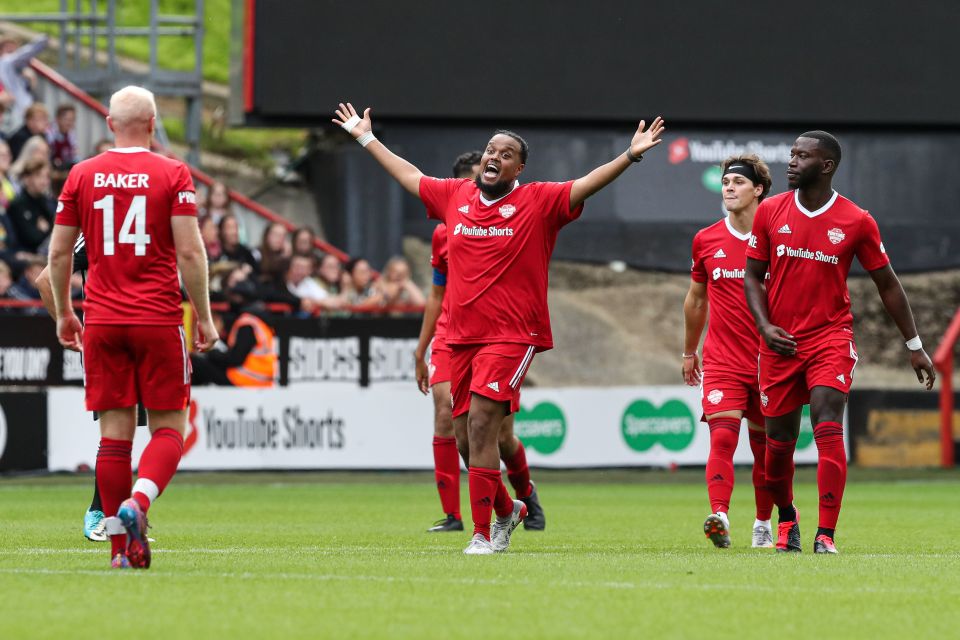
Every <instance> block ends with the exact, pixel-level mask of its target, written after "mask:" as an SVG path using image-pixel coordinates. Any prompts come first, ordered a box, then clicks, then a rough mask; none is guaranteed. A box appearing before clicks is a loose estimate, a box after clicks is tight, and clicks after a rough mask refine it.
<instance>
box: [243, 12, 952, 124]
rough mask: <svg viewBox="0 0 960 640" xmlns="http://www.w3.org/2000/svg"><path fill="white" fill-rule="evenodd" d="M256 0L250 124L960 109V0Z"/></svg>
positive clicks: (775, 120) (703, 117)
mask: <svg viewBox="0 0 960 640" xmlns="http://www.w3.org/2000/svg"><path fill="white" fill-rule="evenodd" d="M245 4H246V6H247V10H248V11H249V12H250V16H252V18H253V20H252V22H247V23H246V25H247V28H246V29H243V30H240V29H238V30H237V33H244V34H245V41H244V43H243V46H245V47H246V51H245V53H246V54H247V55H246V57H245V59H246V60H247V61H249V62H250V64H249V65H247V68H246V69H245V72H244V81H245V83H246V86H245V91H246V92H248V97H249V104H247V105H246V108H245V109H244V112H245V113H246V117H247V120H248V122H259V123H268V124H284V123H286V124H290V123H293V122H300V123H314V124H329V118H330V113H331V110H332V109H333V108H334V107H335V106H336V104H337V102H339V101H341V100H351V101H353V102H354V103H355V104H359V105H365V106H367V105H370V106H373V107H374V108H375V113H376V114H377V117H378V118H379V119H380V120H381V121H383V122H387V121H390V120H423V119H431V120H435V119H444V120H453V121H461V122H463V121H484V122H492V121H500V120H502V119H509V120H512V121H531V122H533V121H541V122H542V121H565V122H581V123H590V122H618V121H620V122H622V121H632V120H634V119H637V118H639V117H641V116H648V117H649V116H652V115H655V114H656V113H661V114H663V115H664V116H665V117H667V119H668V120H670V121H673V122H676V123H681V122H682V123H687V124H709V125H717V124H736V125H748V126H755V125H761V126H770V125H776V124H786V123H790V124H792V123H811V122H816V123H830V124H834V125H836V124H854V125H884V126H897V127H902V126H912V125H925V126H957V125H960V83H957V82H956V81H955V65H956V62H957V60H960V38H957V37H956V34H957V33H960V10H958V8H957V5H956V3H955V2H954V1H953V0H938V1H929V2H915V3H911V4H910V5H909V11H908V12H907V11H906V10H905V5H904V4H903V3H902V2H895V1H894V0H872V1H871V0H845V1H844V2H836V0H809V1H808V2H805V3H802V4H795V3H794V4H791V3H771V2H766V1H763V0H745V1H743V2H738V3H735V4H730V3H721V2H713V1H709V0H696V1H693V2H675V3H659V2H658V3H653V2H627V1H622V0H621V1H613V2H589V3H588V2H574V1H572V0H567V1H560V2H557V1H556V0H525V1H524V2H511V1H508V0H489V1H487V2H483V3H481V4H469V3H457V2H447V1H445V0H418V1H417V2H412V3H402V2H394V1H392V0H371V1H369V2H364V3H361V4H357V3H349V2H344V1H343V0H247V1H246V2H245ZM250 16H248V18H249V17H250ZM235 98H237V99H239V98H240V96H239V95H237V96H235Z"/></svg>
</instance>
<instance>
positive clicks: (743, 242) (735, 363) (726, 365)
mask: <svg viewBox="0 0 960 640" xmlns="http://www.w3.org/2000/svg"><path fill="white" fill-rule="evenodd" d="M749 239H750V232H747V233H740V232H738V231H737V230H736V229H734V228H733V225H731V224H730V219H729V218H724V219H723V220H720V221H718V222H716V223H715V224H712V225H710V226H709V227H706V228H705V229H701V230H700V231H699V232H697V235H695V236H694V237H693V266H692V267H691V269H690V277H691V278H692V279H693V280H694V281H695V282H700V283H705V284H706V285H707V300H708V302H709V305H710V306H709V310H710V311H709V313H710V322H709V324H708V325H707V337H706V338H705V339H704V341H703V366H704V367H705V368H706V367H711V368H718V369H733V370H736V371H738V372H742V371H756V369H757V354H758V349H757V340H759V338H760V336H759V335H758V334H757V330H756V327H755V326H754V322H753V316H752V315H751V314H750V310H749V309H748V308H747V299H746V297H745V296H744V294H743V274H744V268H745V267H746V264H747V255H746V249H747V240H749Z"/></svg>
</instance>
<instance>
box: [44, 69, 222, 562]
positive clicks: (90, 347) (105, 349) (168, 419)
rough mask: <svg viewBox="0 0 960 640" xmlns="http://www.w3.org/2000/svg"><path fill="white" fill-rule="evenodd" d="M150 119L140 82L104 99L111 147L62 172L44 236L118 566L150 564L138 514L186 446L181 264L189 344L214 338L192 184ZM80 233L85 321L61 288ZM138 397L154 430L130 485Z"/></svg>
mask: <svg viewBox="0 0 960 640" xmlns="http://www.w3.org/2000/svg"><path fill="white" fill-rule="evenodd" d="M156 118H157V107H156V103H155V102H154V99H153V94H152V93H150V92H149V91H147V90H146V89H142V88H140V87H125V88H123V89H121V90H119V91H117V92H116V93H115V94H113V96H111V98H110V115H109V116H108V117H107V125H108V126H109V127H110V130H111V131H112V132H113V133H114V136H115V139H116V147H115V148H113V149H110V150H109V151H107V152H106V153H102V154H100V155H98V156H96V157H95V158H91V159H89V160H86V161H84V162H81V163H80V164H78V165H77V166H75V167H74V168H73V169H72V170H71V171H70V175H69V176H68V178H67V182H66V184H65V185H64V187H63V191H62V193H61V195H60V203H59V206H58V207H57V220H56V224H55V225H54V229H53V238H52V239H51V242H50V283H51V288H52V293H53V300H54V306H55V309H56V316H57V336H58V338H59V339H60V343H61V344H62V345H63V346H64V347H67V348H69V349H74V350H79V349H80V348H81V344H82V348H83V354H84V359H83V368H84V377H85V379H86V384H85V387H86V404H87V409H88V410H90V411H98V412H99V413H100V434H101V440H100V450H99V452H98V453H97V473H96V476H97V484H98V486H99V489H100V496H101V499H102V502H103V511H104V513H105V514H106V515H107V516H108V518H109V519H110V520H108V523H110V524H108V527H107V532H108V533H110V534H111V556H112V566H114V567H116V568H127V567H135V568H144V569H146V568H148V567H149V566H150V545H149V542H148V539H147V518H146V513H147V510H148V509H149V508H150V505H151V503H152V502H153V501H154V500H156V499H157V497H158V496H159V495H160V494H161V493H162V492H163V490H164V488H166V486H167V484H168V483H169V482H170V480H171V479H172V478H173V475H174V473H176V470H177V465H178V464H179V462H180V456H181V454H182V452H183V432H184V428H185V426H186V418H187V405H188V403H189V400H190V359H189V357H188V355H187V345H186V340H185V336H184V331H183V309H182V308H181V295H180V284H179V280H178V277H177V267H178V266H179V267H180V272H181V274H182V277H183V283H184V285H185V286H186V289H187V293H188V294H189V295H190V298H191V300H192V301H193V304H194V307H195V308H196V311H197V318H198V321H199V330H200V336H199V338H198V340H197V343H196V346H197V347H198V348H200V349H204V350H206V349H210V348H211V347H212V346H213V344H214V343H215V342H216V340H217V331H216V329H215V328H214V326H213V320H212V316H211V314H210V301H209V296H208V292H207V256H206V252H205V251H204V249H203V241H202V240H201V238H200V230H199V228H198V226H197V206H196V197H195V193H194V186H193V181H192V180H191V178H190V172H189V170H188V169H187V167H186V165H184V164H183V163H182V162H179V161H177V160H171V159H169V158H165V157H163V156H160V155H157V154H155V153H151V152H150V151H149V146H150V143H151V140H152V137H153V132H154V129H155V127H156ZM81 229H82V230H83V235H84V237H85V238H86V249H87V259H88V262H89V266H90V269H89V273H88V278H87V287H86V295H87V302H86V307H85V312H86V313H85V316H84V323H85V325H84V326H81V324H80V321H79V320H78V319H77V316H76V315H75V314H74V312H73V308H72V307H71V305H70V290H69V287H70V284H69V279H70V272H71V263H72V259H73V251H72V249H73V245H74V242H75V241H76V239H77V235H78V234H79V232H80V230H81ZM138 401H140V402H142V403H143V405H144V406H145V407H146V409H147V422H148V425H149V428H150V434H151V438H150V442H149V444H147V447H146V449H145V450H144V452H143V455H142V456H141V458H140V466H139V470H138V478H137V482H136V483H135V484H134V485H133V486H132V488H131V481H130V473H131V469H130V465H131V459H130V454H131V448H132V445H133V434H134V429H135V427H136V424H137V420H136V417H137V410H136V407H137V402H138ZM114 516H115V517H114ZM111 525H112V526H111Z"/></svg>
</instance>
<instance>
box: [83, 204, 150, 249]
mask: <svg viewBox="0 0 960 640" xmlns="http://www.w3.org/2000/svg"><path fill="white" fill-rule="evenodd" d="M93 208H94V209H100V210H101V211H103V255H105V256H112V255H113V254H114V244H113V196H104V197H102V198H100V199H99V200H97V201H96V202H94V203H93ZM131 227H133V228H134V232H133V233H130V228H131ZM117 241H118V242H120V243H121V244H132V245H133V253H134V255H138V256H145V255H147V245H148V244H150V235H149V234H147V196H133V200H132V201H131V202H130V208H129V209H127V215H126V216H124V218H123V224H121V225H120V236H119V237H118V238H117Z"/></svg>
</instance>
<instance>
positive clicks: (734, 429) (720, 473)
mask: <svg viewBox="0 0 960 640" xmlns="http://www.w3.org/2000/svg"><path fill="white" fill-rule="evenodd" d="M709 424H710V455H709V456H708V457H707V495H708V496H709V497H710V510H711V511H713V512H714V513H717V512H720V511H722V512H724V513H726V512H727V511H728V510H729V509H730V495H731V494H732V493H733V452H734V451H736V450H737V441H738V440H739V439H740V421H739V420H737V419H735V418H715V419H713V420H711V421H710V423H709Z"/></svg>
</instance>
